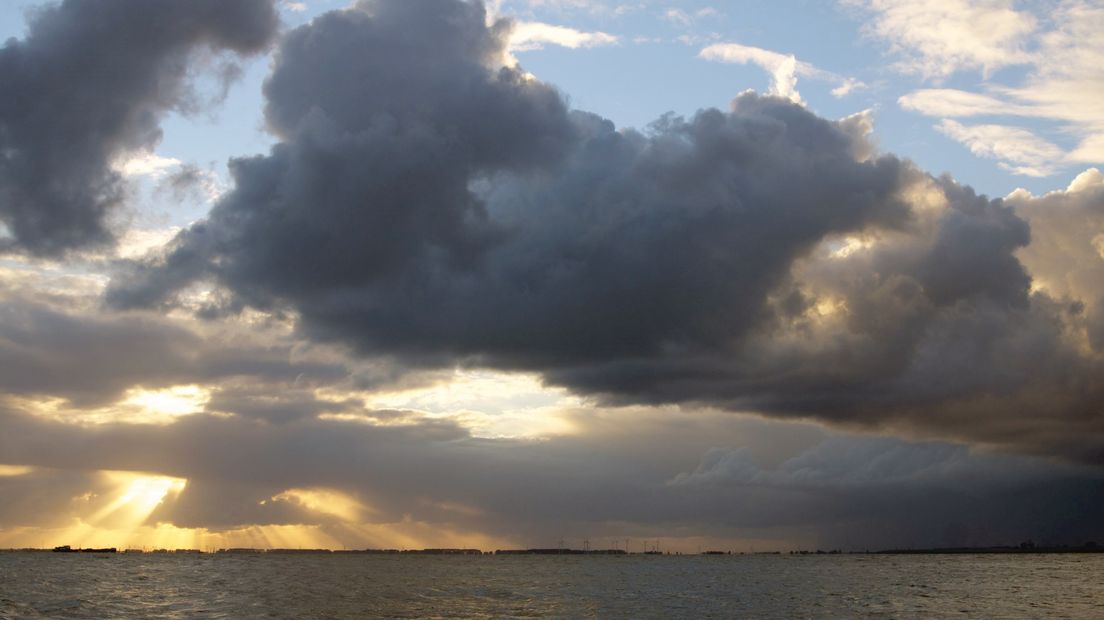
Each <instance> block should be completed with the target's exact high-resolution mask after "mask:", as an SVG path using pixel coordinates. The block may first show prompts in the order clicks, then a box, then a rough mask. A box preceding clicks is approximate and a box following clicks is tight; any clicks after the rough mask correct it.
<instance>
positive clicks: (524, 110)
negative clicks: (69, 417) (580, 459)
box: [109, 0, 1104, 463]
mask: <svg viewBox="0 0 1104 620" xmlns="http://www.w3.org/2000/svg"><path fill="white" fill-rule="evenodd" d="M507 28H508V24H505V23H503V22H498V23H496V24H495V25H493V26H490V27H488V26H486V25H485V21H484V13H483V10H482V8H481V7H480V6H479V5H477V4H467V3H461V2H456V1H452V0H420V1H416V2H398V1H379V2H366V3H362V4H360V5H358V7H357V8H354V9H353V10H348V11H342V12H335V13H330V14H327V15H325V16H323V17H321V18H319V19H317V20H315V21H314V22H313V23H311V24H309V25H306V26H303V27H301V28H299V29H297V30H295V31H293V32H292V33H290V34H289V35H288V37H287V39H286V41H285V42H284V43H283V45H282V46H281V48H280V50H279V53H278V55H277V60H276V63H275V65H274V69H273V73H272V75H271V76H270V78H269V80H268V82H267V83H266V88H265V93H266V96H267V98H268V104H267V109H266V118H267V120H268V123H269V126H270V127H271V129H272V131H273V132H274V133H275V134H276V135H277V136H278V137H279V138H280V139H281V142H280V143H279V144H277V145H276V146H275V147H274V148H273V149H272V151H271V152H270V153H269V154H268V155H264V156H256V157H252V158H246V159H239V160H236V161H235V162H233V164H232V166H231V168H232V172H233V175H234V181H235V188H234V189H233V190H232V191H231V192H229V193H228V194H227V195H226V196H225V197H224V198H223V199H222V200H221V201H220V203H219V204H218V205H217V206H216V207H215V208H214V209H213V211H212V212H211V214H210V216H209V217H208V218H207V219H206V220H205V221H203V222H200V223H198V224H196V225H195V226H193V227H192V228H190V229H188V230H186V231H184V232H183V233H182V234H181V235H180V236H178V237H177V239H176V240H175V241H174V242H173V244H171V246H170V249H169V250H168V251H167V253H166V254H165V255H164V256H163V257H161V258H160V259H159V260H156V261H153V262H151V263H149V264H146V265H140V266H138V267H137V268H136V271H135V272H134V273H133V274H131V275H129V276H128V277H119V278H117V279H116V281H115V282H114V284H113V288H112V290H111V291H110V293H109V297H110V299H111V300H112V301H113V302H114V303H115V304H117V305H119V306H152V305H158V304H170V303H172V299H173V296H174V295H175V293H176V292H177V291H179V290H181V289H182V288H184V287H186V286H188V285H189V284H191V283H192V282H194V281H196V280H213V281H214V282H215V283H216V284H217V285H219V286H221V287H223V288H225V289H226V290H227V291H228V292H229V295H230V301H229V302H228V303H227V304H225V308H226V309H228V310H234V309H237V308H240V307H244V306H255V307H259V308H266V309H273V308H275V309H284V308H288V309H291V310H294V311H295V312H296V313H297V315H298V317H299V328H300V329H301V331H302V333H304V334H306V335H308V336H310V337H313V338H315V339H319V340H325V341H336V342H341V343H345V344H348V345H350V346H352V347H354V348H355V349H357V350H358V351H359V352H361V353H363V354H367V355H392V356H394V357H395V358H396V359H399V360H402V361H403V362H404V363H406V364H409V365H412V366H417V365H426V366H433V365H442V366H447V365H451V364H455V363H467V364H480V365H486V366H490V367H495V368H500V369H506V370H529V371H536V372H539V373H541V374H542V376H543V377H544V378H545V380H546V381H548V382H550V383H553V384H559V385H564V386H568V387H570V388H572V389H573V390H576V391H578V392H581V393H589V394H595V395H598V396H600V397H602V398H605V399H607V400H608V401H612V402H635V403H671V402H684V403H685V402H699V403H700V402H704V403H708V404H712V405H717V406H721V407H725V408H728V409H732V410H743V411H757V412H761V413H764V414H768V415H779V416H792V417H802V418H817V419H820V420H824V421H828V422H836V423H845V424H853V425H860V426H889V427H892V428H896V429H904V430H908V431H910V432H912V431H918V432H920V433H923V434H927V435H935V436H942V437H954V438H959V439H965V440H969V441H976V442H983V443H993V444H999V445H1003V446H1008V447H1012V448H1014V449H1017V450H1024V451H1029V452H1037V453H1045V454H1051V455H1061V456H1064V457H1068V458H1073V459H1079V460H1084V461H1090V462H1097V463H1099V462H1102V461H1104V454H1102V453H1101V449H1100V446H1101V445H1104V416H1102V415H1101V412H1100V408H1099V405H1098V403H1099V402H1102V400H1104V381H1102V380H1101V377H1104V372H1102V368H1101V361H1100V355H1099V349H1089V350H1086V349H1085V347H1084V346H1083V343H1082V340H1083V339H1082V337H1081V334H1082V332H1083V330H1084V329H1085V321H1086V320H1088V319H1086V318H1085V317H1087V316H1095V315H1093V314H1092V312H1094V310H1092V309H1091V308H1090V309H1088V310H1084V311H1077V312H1075V311H1074V310H1075V309H1076V308H1075V306H1076V304H1074V303H1072V300H1069V302H1068V303H1067V301H1063V300H1061V299H1056V298H1055V297H1053V296H1052V295H1050V294H1048V293H1046V292H1045V291H1036V292H1032V290H1031V285H1032V275H1031V273H1030V272H1029V271H1028V269H1026V268H1025V266H1024V264H1023V263H1022V262H1021V260H1020V258H1019V252H1021V251H1024V250H1025V248H1027V247H1028V246H1029V244H1030V241H1031V228H1030V227H1029V225H1028V223H1027V221H1025V220H1024V219H1023V218H1021V217H1020V216H1019V215H1018V214H1017V213H1016V211H1015V210H1014V209H1013V208H1012V207H1011V206H1009V205H1008V204H1005V203H1004V202H1003V201H1001V200H999V199H998V200H991V199H989V198H987V197H984V196H978V195H976V194H975V193H974V192H973V190H971V189H970V188H968V187H964V186H961V185H959V184H957V183H956V182H955V181H953V180H952V179H950V178H940V179H936V178H933V177H931V176H930V175H928V174H926V173H924V172H922V171H920V170H919V169H917V168H916V167H915V166H914V165H913V164H911V163H910V162H907V161H903V160H900V159H898V158H896V157H893V156H891V155H875V154H873V153H874V149H873V148H872V146H871V145H870V143H869V142H868V141H867V140H866V139H865V138H864V137H863V135H862V133H863V128H864V122H863V120H862V119H861V118H857V117H852V118H849V119H844V120H842V121H835V122H833V121H828V120H825V119H822V118H819V117H817V116H816V115H814V114H813V113H811V112H810V111H808V110H807V109H805V108H802V107H800V106H798V105H795V104H793V103H791V102H789V101H785V100H781V99H777V98H764V97H758V96H756V95H754V94H744V95H741V96H740V97H738V98H737V99H736V100H735V101H734V102H733V107H732V110H731V111H730V112H727V113H726V112H720V111H717V110H703V111H701V112H699V113H697V114H696V115H694V116H693V117H691V118H689V119H681V118H675V117H665V118H663V119H661V120H660V121H659V122H657V123H656V124H654V125H653V126H652V127H650V128H649V129H648V130H647V131H646V132H637V131H633V130H624V131H616V130H615V129H614V127H613V125H612V124H611V123H609V122H608V121H605V120H603V119H601V118H599V117H596V116H594V115H589V114H585V113H581V112H569V111H568V110H567V109H566V107H565V105H564V104H563V102H562V101H561V99H560V98H559V96H558V95H557V94H556V93H555V91H553V90H552V89H551V88H550V87H548V86H547V85H544V84H542V83H540V82H539V81H536V80H533V79H529V78H526V77H525V76H524V75H523V74H522V73H521V72H520V70H517V69H510V68H502V67H501V66H500V60H501V58H502V53H503V49H504V41H505V34H506V30H507ZM848 236H854V237H856V238H864V239H867V240H870V241H871V242H872V244H873V245H872V246H871V247H869V248H865V249H863V250H861V251H856V252H853V253H850V254H848V253H844V252H839V250H840V249H841V248H842V247H843V245H844V244H845V243H846V242H847V241H846V239H847V238H848ZM833 252H835V253H833ZM1096 287H1097V288H1096V289H1095V290H1099V285H1096ZM824 308H829V309H831V312H830V313H829V312H828V310H824V311H822V309H824ZM1090 327H1091V326H1090Z"/></svg>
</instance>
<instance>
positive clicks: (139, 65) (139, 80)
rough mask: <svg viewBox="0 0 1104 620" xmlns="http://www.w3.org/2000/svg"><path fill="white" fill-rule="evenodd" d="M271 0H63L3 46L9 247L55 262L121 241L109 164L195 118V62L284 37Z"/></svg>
mask: <svg viewBox="0 0 1104 620" xmlns="http://www.w3.org/2000/svg"><path fill="white" fill-rule="evenodd" d="M277 26H278V19H277V16H276V12H275V9H274V7H273V3H272V0H235V1H234V2H224V1H222V0H142V1H127V0H66V1H65V2H62V3H60V4H58V5H49V6H46V7H43V8H39V9H36V10H35V11H34V12H33V13H32V14H31V20H30V23H29V25H28V35H27V37H26V38H24V39H20V40H17V39H10V40H8V41H7V43H6V44H5V45H4V47H3V48H0V84H3V85H4V87H3V92H2V93H0V223H2V224H3V225H5V226H6V227H7V230H8V233H9V234H10V236H8V237H5V238H0V250H4V251H24V252H29V253H32V254H37V255H58V254H61V253H64V252H65V251H67V250H70V249H74V248H83V247H90V246H97V245H104V244H107V243H109V242H110V241H111V240H112V237H113V235H112V232H111V230H110V227H109V225H108V223H107V218H108V216H109V215H110V214H111V212H112V211H113V210H114V209H115V208H116V207H118V206H119V205H120V204H121V202H122V200H123V193H124V187H123V183H122V180H121V178H120V176H119V174H118V173H117V172H115V171H114V170H113V169H112V164H113V163H114V162H115V160H116V159H117V158H119V157H121V156H125V155H126V154H127V153H130V152H134V151H139V150H142V149H149V148H152V147H153V146H155V145H156V144H157V142H158V141H159V140H160V137H161V132H160V128H159V121H160V119H161V117H162V116H163V115H164V114H165V113H166V112H167V111H169V110H173V109H177V110H180V109H186V108H187V106H188V105H189V104H190V99H189V97H190V93H189V91H188V88H187V79H188V77H189V69H190V60H191V59H192V56H193V54H194V53H195V52H197V51H200V50H203V49H208V50H212V51H215V52H218V51H223V50H226V51H231V52H235V53H240V54H249V53H254V52H258V51H260V50H262V49H264V48H265V47H266V46H267V45H268V43H269V42H270V41H271V39H272V37H273V36H274V35H275V33H276V29H277Z"/></svg>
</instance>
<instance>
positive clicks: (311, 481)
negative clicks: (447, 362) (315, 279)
mask: <svg viewBox="0 0 1104 620" xmlns="http://www.w3.org/2000/svg"><path fill="white" fill-rule="evenodd" d="M576 415H577V416H578V419H579V421H580V422H581V423H584V424H587V425H588V426H589V428H588V432H587V433H586V434H584V435H577V436H567V437H559V438H553V439H550V440H546V441H542V442H529V441H517V440H486V439H476V438H472V437H469V436H467V435H466V434H465V433H464V432H463V430H462V429H460V428H458V427H456V426H454V425H451V424H447V423H440V422H438V423H433V424H418V425H406V426H397V427H378V426H369V425H363V424H357V423H349V422H346V423H335V422H325V421H321V420H317V419H304V420H301V421H299V422H296V423H293V424H287V425H269V424H263V423H260V422H259V421H255V420H247V419H244V418H234V419H220V418H214V417H207V416H193V417H191V418H188V419H186V420H184V421H181V422H179V423H177V424H175V425H173V426H161V427H157V426H117V427H112V428H110V429H106V430H104V431H102V432H98V433H95V434H89V433H87V432H82V431H80V430H79V428H78V427H73V426H71V425H65V424H60V423H51V422H46V421H42V420H38V419H34V418H28V417H26V416H18V415H12V414H10V413H7V412H3V411H0V421H2V422H3V423H4V425H5V430H6V432H5V435H4V438H3V439H2V440H0V442H2V443H0V445H2V446H3V447H4V453H5V456H6V457H8V458H15V459H19V460H21V462H23V463H27V464H28V465H25V466H23V467H20V468H14V467H7V468H5V469H0V492H2V493H3V494H4V497H5V498H7V499H8V501H6V502H4V503H3V505H2V506H0V544H3V545H5V546H12V545H24V544H37V545H39V546H45V545H51V544H77V545H80V544H85V545H92V544H97V543H98V544H101V545H102V544H111V545H120V544H124V545H125V544H130V545H135V546H150V545H152V546H169V547H172V546H182V547H207V546H216V547H217V546H231V545H236V546H242V545H248V546H285V547H294V546H299V545H304V546H326V547H331V548H335V547H336V548H340V547H341V546H348V547H351V548H363V547H414V548H419V547H425V546H469V547H481V548H496V547H499V548H501V547H508V546H546V545H557V544H560V542H559V541H560V540H564V539H566V540H567V542H568V544H571V545H572V546H581V544H582V539H583V538H584V537H589V538H590V539H591V540H592V541H595V543H593V544H594V545H595V546H598V544H597V543H596V541H597V540H598V539H603V538H605V537H609V538H616V539H618V541H619V542H620V541H621V540H623V539H624V538H625V537H631V538H633V539H634V545H635V546H636V548H637V549H638V550H639V548H640V544H641V543H640V542H639V541H640V539H643V538H649V539H655V538H662V539H664V547H665V548H668V549H670V548H674V549H682V550H686V551H689V550H691V549H693V545H694V544H695V543H699V544H700V543H701V542H703V541H716V542H715V543H714V544H717V545H719V546H720V545H723V546H724V547H722V548H731V547H732V546H734V545H739V547H738V550H741V551H744V550H746V548H747V545H748V544H749V541H756V540H760V541H764V542H763V543H762V544H764V545H770V547H769V548H780V547H781V548H793V547H798V548H800V547H805V548H815V547H822V548H831V547H855V546H858V548H862V547H863V546H867V545H869V546H871V547H873V548H879V547H891V546H894V545H901V544H903V543H902V541H908V544H931V545H937V544H946V545H971V544H974V545H987V544H1000V543H1005V542H1008V541H1019V540H1024V539H1027V538H1034V539H1036V540H1051V541H1063V542H1067V543H1074V542H1076V543H1080V542H1083V541H1084V540H1086V539H1091V538H1092V537H1093V536H1096V535H1098V533H1099V522H1100V517H1101V516H1104V515H1102V514H1101V509H1100V506H1101V505H1102V504H1101V503H1100V502H1099V501H1096V500H1097V499H1098V498H1099V497H1100V494H1101V493H1102V492H1104V488H1102V484H1104V483H1102V482H1101V480H1100V478H1099V477H1098V476H1094V475H1093V473H1092V472H1089V471H1084V470H1080V469H1077V468H1071V467H1064V466H1056V465H1053V464H1045V463H1039V462H1030V461H1023V460H1020V459H1016V458H1006V457H995V456H978V455H971V454H970V453H969V452H968V451H967V450H966V449H965V448H962V447H955V446H948V445H945V444H909V443H906V442H902V441H899V440H893V439H884V438H882V439H874V438H866V439H861V438H860V439H856V438H853V437H841V436H827V437H825V436H824V435H823V434H822V433H820V432H819V431H817V430H815V429H813V428H809V427H786V426H782V425H777V424H774V423H766V422H761V421H754V420H745V419H735V420H734V419H733V418H732V417H731V415H728V414H716V413H715V414H710V415H698V416H694V417H692V418H684V419H679V416H678V415H677V414H676V413H674V412H670V411H655V410H652V411H649V410H641V411H632V412H608V411H607V412H605V413H601V412H595V411H590V412H579V413H577V414H576ZM660 436H663V437H665V441H664V442H662V444H656V443H655V440H656V438H657V437H660ZM47 438H48V439H47ZM736 442H748V443H749V445H751V446H754V447H750V448H718V447H715V446H716V445H717V444H718V443H727V444H728V445H732V444H734V443H736ZM642 443H643V444H644V445H648V446H652V447H650V448H649V449H647V450H641V448H640V446H641V444H642ZM779 452H781V453H784V454H790V455H792V456H789V457H787V458H785V459H784V460H782V461H781V462H777V463H770V462H769V457H767V458H765V457H764V455H772V453H774V454H777V453H779ZM305 453H309V454H310V458H301V455H303V454H305ZM42 464H48V465H46V466H43V465H42ZM97 470H102V471H100V472H97ZM123 471H129V472H152V473H138V474H128V475H120V474H118V473H115V472H123ZM120 478H121V479H122V480H119V479H120ZM120 496H122V497H126V498H128V501H125V502H120V501H119V499H120ZM722 515H723V516H722ZM159 541H160V542H159ZM605 544H606V543H605V542H603V543H602V545H603V546H604V545H605ZM618 546H620V545H618Z"/></svg>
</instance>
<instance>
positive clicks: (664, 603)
mask: <svg viewBox="0 0 1104 620" xmlns="http://www.w3.org/2000/svg"><path fill="white" fill-rule="evenodd" d="M749 616H750V617H777V618H802V617H807V618H841V617H916V616H919V617H948V616H959V617H985V618H1032V617H1035V618H1043V617H1046V618H1104V555H1014V556H1009V555H1004V556H1002V555H980V556H965V555H962V556H650V557H649V556H633V557H594V556H591V557H577V556H576V557H570V556H568V557H549V556H538V557H534V556H521V557H503V556H498V557H493V556H481V557H432V556H429V557H426V556H371V555H294V556H281V555H264V556H232V555H202V556H173V555H111V556H96V555H90V554H53V553H0V618H5V619H6V618H235V619H236V618H365V617H392V618H503V617H519V618H529V617H553V618H578V617H583V618H586V617H592V618H672V617H690V618H731V617H749Z"/></svg>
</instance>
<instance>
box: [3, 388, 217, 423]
mask: <svg viewBox="0 0 1104 620" xmlns="http://www.w3.org/2000/svg"><path fill="white" fill-rule="evenodd" d="M13 400H16V402H17V404H18V405H19V407H20V408H21V409H22V410H23V411H26V412H28V413H31V414H33V415H37V416H39V417H43V418H49V419H51V420H55V421H58V422H64V423H67V424H83V425H98V424H171V423H173V422H174V421H176V419H177V418H180V417H182V416H186V415H192V414H195V413H200V412H202V411H203V410H204V407H206V405H207V403H208V401H210V400H211V391H210V390H209V389H207V388H206V387H203V386H200V385H196V384H189V385H174V386H172V387H168V388H162V389H146V388H143V387H134V388H131V389H129V390H127V391H126V392H125V393H124V394H123V397H122V398H121V399H120V400H118V401H116V402H115V403H112V404H110V405H107V406H105V407H95V408H74V407H73V406H72V405H71V404H70V403H69V402H68V401H66V400H65V399H62V398H46V399H13Z"/></svg>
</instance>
